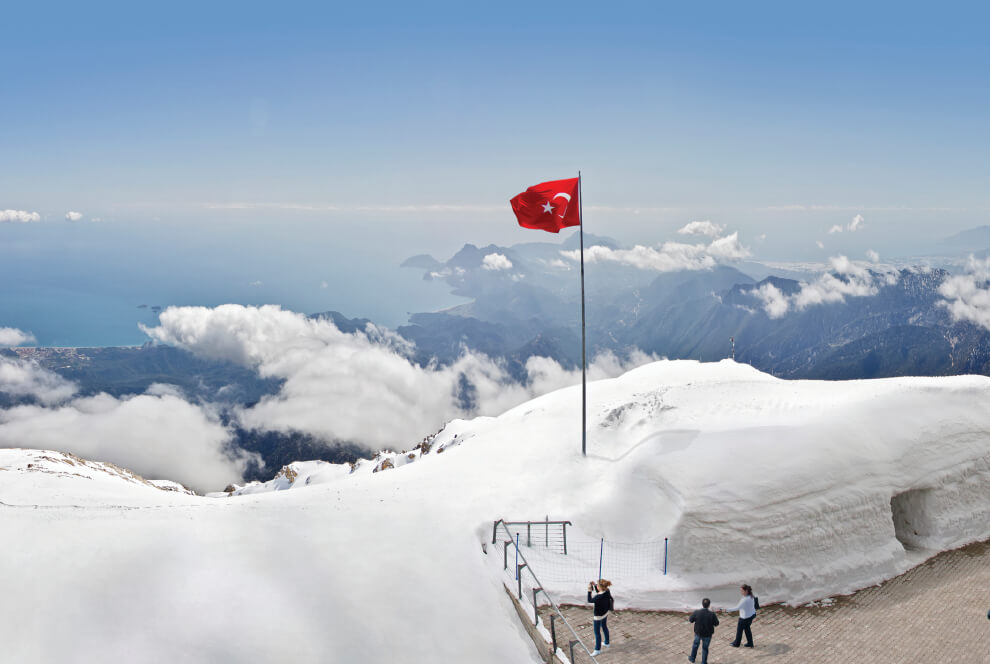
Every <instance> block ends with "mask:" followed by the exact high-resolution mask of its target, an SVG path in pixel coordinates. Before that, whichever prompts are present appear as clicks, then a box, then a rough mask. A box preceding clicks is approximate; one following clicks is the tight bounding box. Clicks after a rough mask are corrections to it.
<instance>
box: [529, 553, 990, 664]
mask: <svg viewBox="0 0 990 664" xmlns="http://www.w3.org/2000/svg"><path fill="white" fill-rule="evenodd" d="M757 594H759V593H757ZM988 609H990V541H988V542H983V543H977V544H971V545H969V546H967V547H963V548H962V549H957V550H955V551H949V552H946V553H943V554H940V555H938V556H936V557H935V558H932V559H930V560H928V561H927V562H925V563H922V564H921V565H919V566H918V567H916V568H914V569H913V570H911V571H909V572H907V573H906V574H903V575H901V576H899V577H897V578H895V579H891V580H890V581H887V582H886V583H884V584H882V585H880V586H875V587H872V588H867V589H864V590H861V591H859V592H857V593H855V594H854V595H851V596H848V597H839V598H836V599H835V602H834V604H832V605H831V606H822V607H811V608H807V607H802V608H787V607H781V606H767V607H764V608H763V609H762V610H761V611H760V613H759V615H758V616H757V618H756V620H755V621H754V622H753V638H754V641H755V643H756V647H755V648H753V649H749V648H738V649H736V648H732V647H730V646H729V642H730V641H731V640H732V639H733V638H734V637H735V629H736V615H735V614H719V620H720V621H721V625H719V627H717V628H716V630H715V636H714V638H713V639H712V644H711V651H710V653H709V657H708V661H709V662H710V663H711V664H742V663H744V662H745V663H752V664H756V663H763V664H810V663H817V662H823V663H826V664H832V663H836V664H844V663H846V662H870V663H886V662H890V663H891V664H908V663H917V664H948V663H949V662H965V663H967V664H988V663H990V620H988V619H987V610H988ZM544 615H546V614H544ZM564 615H565V616H566V617H567V620H568V622H570V623H571V624H572V625H574V626H575V628H576V629H577V630H578V634H580V635H581V638H582V639H585V637H586V636H587V640H585V643H587V644H588V645H589V647H590V646H591V645H593V644H594V634H593V632H592V627H591V611H590V610H589V609H586V608H583V607H565V608H564ZM686 615H687V614H683V613H670V612H657V611H619V612H617V613H615V614H613V615H612V616H610V617H609V619H608V622H609V630H610V632H611V634H612V647H611V648H609V649H608V650H606V651H605V652H604V653H602V654H601V655H600V656H599V657H598V658H597V659H598V661H599V662H600V663H601V664H639V663H640V662H651V663H654V662H655V663H666V662H677V663H678V664H680V663H682V662H686V661H687V656H688V655H689V654H690V652H691V640H692V638H693V630H692V626H691V625H690V624H689V623H687V622H686ZM544 621H545V622H546V623H548V622H549V618H544ZM582 655H583V656H578V653H577V652H576V651H575V660H576V662H575V664H584V663H585V662H590V661H591V659H590V658H589V657H588V656H587V654H584V653H582ZM697 661H698V662H701V653H700V652H699V653H698V659H697Z"/></svg>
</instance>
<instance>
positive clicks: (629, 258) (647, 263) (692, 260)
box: [560, 233, 750, 272]
mask: <svg viewBox="0 0 990 664" xmlns="http://www.w3.org/2000/svg"><path fill="white" fill-rule="evenodd" d="M560 254H561V256H563V257H564V258H568V259H570V260H572V261H577V260H579V259H580V256H581V253H580V251H578V250H574V251H562V252H560ZM749 255H750V253H749V250H748V249H747V248H746V247H744V246H742V244H740V242H739V233H732V234H731V235H727V236H725V237H722V238H717V239H715V240H712V242H711V243H709V244H685V243H682V242H664V243H663V244H661V245H659V246H658V247H645V246H643V245H636V246H635V247H633V248H632V249H610V248H608V247H603V246H601V245H595V246H593V247H589V248H587V249H585V251H584V259H585V261H587V262H588V263H599V262H614V263H622V264H624V265H631V266H633V267H636V268H639V269H641V270H654V271H656V272H676V271H678V270H710V269H712V268H713V267H715V266H716V265H717V264H718V263H720V262H731V261H736V260H740V259H743V258H746V257H748V256H749Z"/></svg>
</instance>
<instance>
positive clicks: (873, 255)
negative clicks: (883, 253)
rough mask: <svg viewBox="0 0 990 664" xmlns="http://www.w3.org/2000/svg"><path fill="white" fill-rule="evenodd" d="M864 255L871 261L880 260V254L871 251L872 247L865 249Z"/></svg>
mask: <svg viewBox="0 0 990 664" xmlns="http://www.w3.org/2000/svg"><path fill="white" fill-rule="evenodd" d="M866 257H867V258H869V259H870V262H871V263H879V262H880V254H878V253H877V252H875V251H873V250H872V249H867V250H866Z"/></svg>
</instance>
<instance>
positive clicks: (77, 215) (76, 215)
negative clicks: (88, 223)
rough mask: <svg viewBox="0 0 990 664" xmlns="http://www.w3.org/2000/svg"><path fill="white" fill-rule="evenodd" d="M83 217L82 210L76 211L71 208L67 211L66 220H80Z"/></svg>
mask: <svg viewBox="0 0 990 664" xmlns="http://www.w3.org/2000/svg"><path fill="white" fill-rule="evenodd" d="M82 218H83V213H82V212H74V211H72V210H69V211H68V212H66V213H65V220H66V221H79V220H80V219H82Z"/></svg>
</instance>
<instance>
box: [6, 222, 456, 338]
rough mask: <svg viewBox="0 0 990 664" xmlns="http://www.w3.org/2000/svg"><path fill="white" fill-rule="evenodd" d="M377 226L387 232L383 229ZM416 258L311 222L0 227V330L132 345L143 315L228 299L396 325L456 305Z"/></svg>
mask: <svg viewBox="0 0 990 664" xmlns="http://www.w3.org/2000/svg"><path fill="white" fill-rule="evenodd" d="M373 228H374V227H373ZM377 228H379V229H380V230H381V231H382V232H391V231H394V229H389V227H388V225H387V224H384V225H381V226H377ZM404 247H411V249H410V250H409V251H406V250H405V248H404ZM422 251H426V248H425V247H424V248H423V249H417V248H416V246H415V244H414V243H408V242H407V243H405V244H403V243H396V242H388V243H382V242H376V241H375V239H374V234H373V233H365V234H355V233H352V232H350V233H344V232H335V231H334V230H333V229H328V228H327V225H326V224H322V223H319V222H313V221H312V220H308V223H284V224H279V225H277V228H275V229H271V228H269V229H266V228H265V227H262V226H257V225H243V224H242V225H231V226H221V227H220V228H218V227H217V225H216V224H211V225H210V229H209V230H206V226H205V225H204V226H199V227H197V226H196V225H182V226H180V227H178V228H176V226H175V225H172V226H168V227H164V226H160V225H154V224H142V223H136V224H128V223H125V222H95V223H88V224H85V225H84V226H83V225H74V224H72V223H68V222H54V223H50V224H49V223H43V224H24V225H20V224H4V225H2V226H0V283H2V284H4V287H3V289H2V290H0V325H2V326H8V327H16V328H19V329H22V330H25V331H30V332H31V333H33V334H34V336H35V338H36V339H37V344H38V345H39V346H127V345H139V344H142V343H144V342H146V341H148V338H147V337H146V336H145V335H144V334H143V333H142V332H141V330H140V329H139V328H138V323H145V324H150V325H153V324H156V323H157V315H156V312H155V311H153V309H152V307H155V306H158V307H162V308H164V307H167V306H168V305H204V306H215V305H219V304H223V303H227V302H236V303H239V304H258V305H260V304H279V305H282V306H283V307H284V308H287V309H292V310H294V311H299V312H303V313H314V312H318V311H328V310H336V311H340V312H341V313H343V314H344V315H346V316H348V317H351V318H356V317H365V318H370V319H371V320H373V321H374V322H375V323H377V324H380V325H386V326H389V327H395V326H398V325H401V324H403V323H405V322H406V320H407V318H408V313H410V312H417V311H433V310H437V309H442V308H444V307H449V306H452V305H454V304H457V303H459V302H462V301H463V299H462V298H458V297H456V296H454V295H451V294H450V293H449V291H450V288H449V287H448V286H447V285H446V284H444V283H442V282H439V281H434V282H427V281H423V280H422V278H421V274H422V271H421V270H412V269H408V268H400V267H399V264H400V263H401V262H402V260H403V259H405V258H407V257H408V256H409V255H411V254H413V253H420V252H422ZM140 305H146V306H145V307H141V306H140Z"/></svg>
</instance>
